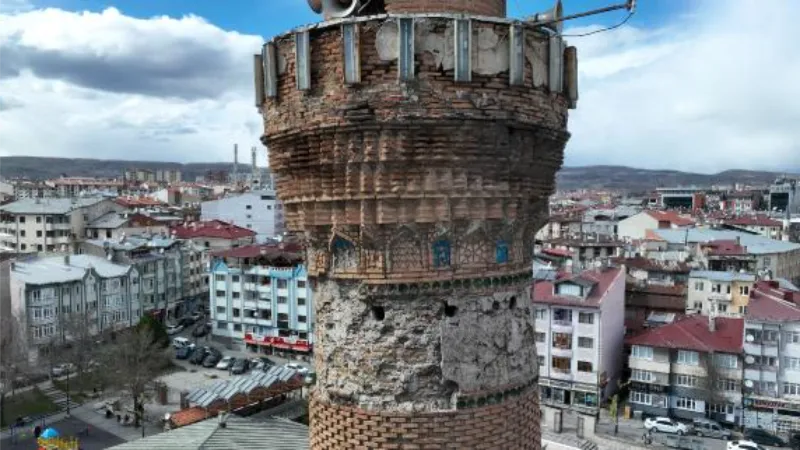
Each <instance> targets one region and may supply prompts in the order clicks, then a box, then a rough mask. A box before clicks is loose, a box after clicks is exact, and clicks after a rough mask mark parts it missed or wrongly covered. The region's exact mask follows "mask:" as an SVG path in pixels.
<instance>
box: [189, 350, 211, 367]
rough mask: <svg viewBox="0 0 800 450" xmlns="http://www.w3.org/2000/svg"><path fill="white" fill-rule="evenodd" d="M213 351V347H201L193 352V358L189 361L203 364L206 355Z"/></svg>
mask: <svg viewBox="0 0 800 450" xmlns="http://www.w3.org/2000/svg"><path fill="white" fill-rule="evenodd" d="M210 352H211V347H201V348H199V349H197V350H195V351H194V353H192V356H191V358H189V362H190V363H192V364H196V365H199V364H203V361H205V359H206V356H208V354H209V353H210Z"/></svg>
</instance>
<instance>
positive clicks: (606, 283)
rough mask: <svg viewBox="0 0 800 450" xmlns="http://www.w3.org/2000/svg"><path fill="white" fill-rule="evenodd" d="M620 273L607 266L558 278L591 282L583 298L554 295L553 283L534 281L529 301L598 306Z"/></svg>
mask: <svg viewBox="0 0 800 450" xmlns="http://www.w3.org/2000/svg"><path fill="white" fill-rule="evenodd" d="M621 275H622V269H620V268H619V267H607V268H603V269H594V270H586V271H583V272H581V273H580V274H577V275H573V276H567V277H563V278H559V279H558V281H557V282H559V283H563V282H568V281H574V282H576V283H580V284H585V283H587V282H588V283H591V284H593V286H592V288H591V292H589V295H588V296H587V297H586V299H585V300H584V299H579V298H575V297H570V296H562V295H555V293H554V292H553V285H554V283H552V282H549V281H541V282H538V283H535V284H534V286H533V289H531V301H532V302H533V303H547V304H553V305H572V306H587V307H597V306H600V303H602V301H603V299H604V298H605V297H606V294H607V293H608V290H609V288H610V287H611V285H612V284H613V283H614V280H616V279H617V277H619V276H621ZM623 282H624V280H623Z"/></svg>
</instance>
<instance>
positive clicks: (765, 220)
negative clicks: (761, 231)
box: [725, 216, 783, 227]
mask: <svg viewBox="0 0 800 450" xmlns="http://www.w3.org/2000/svg"><path fill="white" fill-rule="evenodd" d="M725 222H726V223H727V224H729V225H736V226H741V227H781V226H783V224H782V223H781V222H779V221H777V220H775V219H771V218H769V217H766V216H740V217H737V218H735V219H733V220H727V221H725Z"/></svg>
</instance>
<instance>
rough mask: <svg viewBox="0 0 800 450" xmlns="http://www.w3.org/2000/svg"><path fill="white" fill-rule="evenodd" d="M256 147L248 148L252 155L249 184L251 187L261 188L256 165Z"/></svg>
mask: <svg viewBox="0 0 800 450" xmlns="http://www.w3.org/2000/svg"><path fill="white" fill-rule="evenodd" d="M256 152H257V150H256V147H252V148H250V153H251V155H252V159H251V161H252V162H251V170H252V173H251V174H250V186H251V188H252V189H258V188H261V175H260V172H259V170H258V165H257V164H256Z"/></svg>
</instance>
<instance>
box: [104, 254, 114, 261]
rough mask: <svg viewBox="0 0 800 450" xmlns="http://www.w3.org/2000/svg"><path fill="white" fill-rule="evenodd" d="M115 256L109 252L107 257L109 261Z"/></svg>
mask: <svg viewBox="0 0 800 450" xmlns="http://www.w3.org/2000/svg"><path fill="white" fill-rule="evenodd" d="M113 257H114V255H112V254H111V253H109V254H108V256H106V259H107V260H109V261H111V259H112V258H113Z"/></svg>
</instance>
